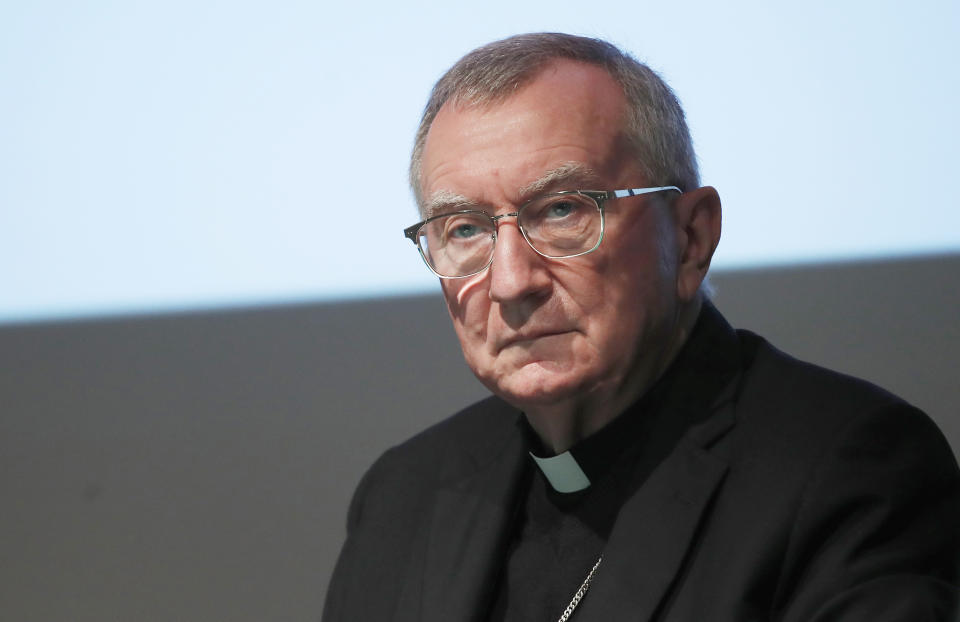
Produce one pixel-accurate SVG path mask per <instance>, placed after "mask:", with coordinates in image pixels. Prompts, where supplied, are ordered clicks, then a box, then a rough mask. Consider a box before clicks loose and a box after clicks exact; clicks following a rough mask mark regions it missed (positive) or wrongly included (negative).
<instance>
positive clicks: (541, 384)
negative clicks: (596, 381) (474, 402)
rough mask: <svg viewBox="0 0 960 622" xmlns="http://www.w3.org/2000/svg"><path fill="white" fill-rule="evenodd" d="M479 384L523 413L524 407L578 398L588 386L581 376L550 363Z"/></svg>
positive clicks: (530, 365) (525, 366)
mask: <svg viewBox="0 0 960 622" xmlns="http://www.w3.org/2000/svg"><path fill="white" fill-rule="evenodd" d="M483 384H484V385H486V387H487V388H488V389H489V390H490V391H491V392H492V393H494V394H495V395H497V396H498V397H500V398H501V399H503V400H504V401H506V402H507V403H509V404H511V405H513V406H515V407H517V408H519V409H521V410H523V409H524V407H525V406H534V405H536V406H548V405H550V404H554V403H558V402H562V401H564V400H568V399H570V398H572V397H575V396H577V395H582V394H583V389H584V386H585V385H587V384H589V383H588V382H587V379H586V378H585V377H584V374H583V373H578V372H576V371H575V370H570V369H564V368H563V367H562V366H559V365H557V363H555V362H552V361H537V362H535V363H528V364H526V365H524V366H523V367H521V368H520V369H517V370H513V371H511V372H509V373H507V374H504V375H501V376H499V377H498V378H496V379H494V380H491V381H489V382H487V381H485V382H484V383H483Z"/></svg>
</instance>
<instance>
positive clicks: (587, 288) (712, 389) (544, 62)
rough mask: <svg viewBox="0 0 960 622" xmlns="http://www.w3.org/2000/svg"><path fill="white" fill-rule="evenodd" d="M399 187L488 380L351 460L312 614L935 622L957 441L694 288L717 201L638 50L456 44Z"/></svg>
mask: <svg viewBox="0 0 960 622" xmlns="http://www.w3.org/2000/svg"><path fill="white" fill-rule="evenodd" d="M411 183H412V185H413V189H414V192H415V194H416V196H417V199H418V201H419V204H420V207H421V215H422V218H423V220H422V221H421V222H419V223H417V224H416V225H413V226H412V227H410V228H408V229H407V230H406V234H407V236H408V237H409V238H411V239H412V240H413V241H414V242H415V243H416V244H417V245H418V247H419V250H420V253H421V254H422V256H423V258H424V260H425V262H426V264H427V266H428V267H429V268H430V269H431V270H432V271H433V272H434V273H435V274H437V276H439V277H440V283H441V286H442V288H443V294H444V297H445V298H446V302H447V306H448V308H449V311H450V317H451V319H452V321H453V325H454V328H455V330H456V333H457V336H458V337H459V340H460V343H461V346H462V348H463V353H464V356H465V358H466V361H467V364H468V365H469V366H470V368H471V369H472V370H473V372H474V373H475V374H476V376H477V377H478V378H479V379H480V381H481V382H483V384H484V385H485V386H486V387H487V388H489V390H490V391H491V392H492V393H493V395H494V397H491V398H489V399H487V400H484V401H482V402H480V403H478V404H474V405H473V406H470V407H469V408H466V409H465V410H463V411H462V412H460V413H458V414H456V415H454V416H453V417H451V418H449V419H447V420H445V421H444V422H442V423H440V424H439V425H437V426H435V427H433V428H431V429H429V430H427V431H426V432H424V433H422V434H420V435H418V436H417V437H415V438H413V439H412V440H410V441H408V442H406V443H404V444H402V445H400V446H398V447H395V448H393V449H391V450H390V451H388V452H387V453H386V454H385V455H384V456H383V457H382V458H381V459H380V460H378V461H377V463H376V464H375V465H374V466H373V467H372V468H371V469H370V471H369V472H368V473H367V474H366V476H365V477H364V478H363V480H362V482H361V483H360V486H359V487H358V489H357V492H356V494H355V497H354V500H353V502H352V504H351V507H350V511H349V516H348V537H347V541H346V544H345V545H344V548H343V551H342V553H341V556H340V560H339V562H338V564H337V568H336V571H335V573H334V578H333V580H332V581H331V584H330V588H329V593H328V599H327V604H326V609H325V613H324V619H325V620H328V621H334V620H337V621H339V620H350V621H356V620H370V621H373V620H377V621H381V620H411V621H412V620H428V621H437V622H439V621H441V620H442V621H445V622H449V621H462V620H478V621H479V620H497V621H499V620H517V621H520V620H523V621H530V620H556V619H560V620H566V619H568V618H572V619H574V620H583V621H586V620H597V621H599V620H603V621H609V620H644V621H646V620H677V621H680V620H690V621H705V620H709V621H712V622H717V621H731V622H733V621H737V622H742V621H750V620H778V621H779V620H782V621H784V622H787V621H796V622H800V621H804V622H806V621H812V620H820V621H826V620H845V621H846V620H870V621H876V620H903V621H907V620H910V621H915V620H943V621H947V620H952V619H953V616H954V615H955V607H956V595H957V580H958V565H960V538H958V534H960V528H958V525H960V474H958V470H957V465H956V462H955V460H954V458H953V455H952V453H951V451H950V449H949V447H948V446H947V444H946V442H945V440H944V439H943V437H942V435H941V434H940V433H939V431H938V430H937V429H936V428H935V426H934V425H933V424H932V423H931V422H930V420H929V419H928V418H927V417H926V416H925V415H924V414H923V413H921V412H919V411H917V410H916V409H914V408H912V407H910V406H909V405H907V404H905V403H904V402H903V401H901V400H899V399H898V398H896V397H894V396H892V395H890V394H888V393H886V392H884V391H882V390H880V389H878V388H876V387H873V386H871V385H869V384H867V383H865V382H862V381H859V380H855V379H852V378H848V377H844V376H841V375H839V374H836V373H833V372H829V371H826V370H823V369H820V368H817V367H814V366H812V365H808V364H805V363H801V362H798V361H796V360H793V359H791V358H789V357H788V356H786V355H784V354H782V353H780V352H778V351H777V350H775V349H774V348H773V347H771V346H770V345H769V344H768V343H767V342H765V341H764V340H763V339H761V338H760V337H757V336H756V335H753V334H751V333H748V332H744V331H734V330H733V329H731V328H730V327H729V325H728V324H727V323H726V322H725V321H724V319H723V317H722V316H721V315H720V314H719V312H718V311H717V310H716V309H715V308H714V307H713V306H712V305H711V304H710V302H709V301H708V299H707V297H706V295H705V293H704V292H705V290H706V288H705V286H704V279H705V277H706V274H707V270H708V268H709V266H710V260H711V257H712V255H713V252H714V250H715V249H716V247H717V244H718V242H719V239H720V199H719V197H718V195H717V192H716V191H715V190H714V189H713V188H710V187H700V184H699V179H698V173H697V166H696V161H695V156H694V153H693V149H692V147H691V141H690V136H689V132H688V130H687V127H686V123H685V121H684V115H683V112H682V110H681V109H680V106H679V104H678V102H677V100H676V98H675V97H674V95H673V93H672V92H671V91H670V89H669V88H668V87H667V86H666V85H665V84H664V83H663V82H662V81H661V80H660V79H659V77H658V76H656V75H655V74H654V73H653V72H652V71H651V70H650V69H649V68H647V67H645V66H644V65H642V64H640V63H638V62H637V61H635V60H634V59H632V58H631V57H629V56H627V55H625V54H624V53H622V52H621V51H619V50H618V49H616V48H615V47H613V46H612V45H610V44H608V43H605V42H603V41H598V40H594V39H585V38H580V37H573V36H568V35H560V34H536V35H523V36H518V37H513V38H510V39H507V40H504V41H499V42H496V43H493V44H490V45H487V46H485V47H483V48H480V49H478V50H475V51H474V52H472V53H470V54H468V55H467V56H466V57H464V58H463V59H461V60H460V61H459V62H458V63H457V64H456V65H455V66H454V67H453V68H452V69H450V71H448V72H447V74H446V75H444V76H443V78H441V79H440V81H439V82H438V83H437V85H436V86H435V88H434V90H433V94H432V96H431V99H430V101H429V103H428V104H427V108H426V110H425V113H424V116H423V121H422V123H421V126H420V130H419V132H418V134H417V140H416V145H415V148H414V153H413V158H412V164H411ZM425 387H426V385H425ZM426 388H427V390H428V387H426Z"/></svg>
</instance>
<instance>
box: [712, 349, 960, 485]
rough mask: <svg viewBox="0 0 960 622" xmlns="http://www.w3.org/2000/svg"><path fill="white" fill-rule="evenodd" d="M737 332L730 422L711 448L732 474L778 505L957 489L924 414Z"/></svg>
mask: <svg viewBox="0 0 960 622" xmlns="http://www.w3.org/2000/svg"><path fill="white" fill-rule="evenodd" d="M738 334H739V337H740V339H741V343H742V345H743V348H742V351H743V352H744V355H745V356H744V359H745V360H744V364H743V375H742V378H741V381H740V387H739V391H738V394H737V396H736V398H735V400H734V405H733V409H734V418H735V422H736V423H735V425H734V427H733V429H732V431H731V433H730V434H729V435H727V437H726V438H724V439H723V440H722V441H721V442H720V443H719V444H718V446H717V447H716V448H715V449H716V450H717V451H718V453H719V454H720V455H722V456H724V457H725V458H726V459H727V460H728V462H729V463H730V465H731V467H732V468H733V474H734V478H735V479H737V480H738V481H739V480H740V479H741V478H742V479H744V480H748V481H751V482H754V483H758V482H762V485H764V486H767V487H768V488H769V489H776V490H778V491H779V493H778V495H779V498H780V499H781V500H782V501H783V502H784V503H788V504H796V503H799V501H800V498H801V496H804V495H810V494H811V493H815V494H823V493H824V491H841V490H847V491H851V490H863V489H864V488H865V487H870V486H876V487H878V489H879V490H882V491H884V494H888V493H892V494H899V493H900V492H904V491H908V490H910V489H911V488H912V487H913V484H911V481H912V482H913V483H914V484H916V483H920V482H922V483H923V485H926V486H930V487H932V488H934V489H939V490H949V489H951V488H953V489H955V488H956V487H957V485H958V482H960V480H958V477H960V473H958V470H957V465H956V459H955V458H954V455H953V451H952V449H951V448H950V446H949V444H948V443H947V440H946V438H945V437H944V435H943V433H942V432H941V431H940V429H939V428H938V427H937V426H936V424H935V423H934V422H933V421H932V420H931V419H930V418H929V417H928V416H927V415H926V414H925V413H924V412H922V411H921V410H919V409H917V408H915V407H914V406H912V405H910V404H909V403H907V402H906V401H904V400H902V399H901V398H899V397H897V396H895V395H893V394H892V393H890V392H888V391H886V390H884V389H882V388H880V387H877V386H876V385H873V384H871V383H869V382H867V381H864V380H861V379H858V378H854V377H852V376H848V375H845V374H841V373H838V372H835V371H831V370H828V369H825V368H823V367H819V366H817V365H812V364H810V363H806V362H803V361H799V360H797V359H795V358H793V357H790V356H789V355H787V354H784V353H783V352H781V351H779V350H777V349H776V348H774V347H773V346H771V345H770V344H769V343H768V342H766V341H765V340H763V339H762V338H760V337H757V336H756V335H754V334H752V333H749V332H746V331H738ZM788 491H792V492H788ZM951 494H954V495H955V494H956V493H955V492H954V493H951Z"/></svg>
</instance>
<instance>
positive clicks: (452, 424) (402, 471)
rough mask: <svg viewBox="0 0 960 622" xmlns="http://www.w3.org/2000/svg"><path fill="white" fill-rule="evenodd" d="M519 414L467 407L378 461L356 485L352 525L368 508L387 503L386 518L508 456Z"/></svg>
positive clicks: (495, 406)
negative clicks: (440, 488) (503, 456)
mask: <svg viewBox="0 0 960 622" xmlns="http://www.w3.org/2000/svg"><path fill="white" fill-rule="evenodd" d="M520 416H521V415H520V413H519V411H517V410H516V409H515V408H513V407H512V406H510V405H509V404H507V403H506V402H504V401H503V400H501V399H499V398H497V397H493V396H491V397H488V398H486V399H484V400H481V401H479V402H476V403H475V404H472V405H470V406H467V407H466V408H464V409H463V410H461V411H459V412H457V413H455V414H454V415H452V416H450V417H447V418H446V419H444V420H443V421H440V422H439V423H436V424H434V425H432V426H430V427H429V428H427V429H425V430H423V431H422V432H420V433H419V434H417V435H415V436H413V437H412V438H410V439H408V440H406V441H404V442H403V443H400V444H399V445H396V446H394V447H392V448H390V449H388V450H387V451H386V452H384V454H383V455H381V456H380V457H379V458H378V459H377V460H376V461H375V462H374V463H373V465H372V466H371V467H370V468H369V469H368V470H367V472H366V474H365V475H364V476H363V478H362V479H361V481H360V484H359V486H358V487H357V490H356V492H355V493H354V499H353V502H352V503H351V506H350V512H349V516H348V524H355V523H356V522H357V521H358V520H359V519H360V514H361V512H362V510H363V508H364V507H365V506H366V508H367V510H368V512H365V513H369V510H372V509H375V508H373V507H372V505H376V504H377V503H381V502H383V503H387V504H389V505H390V506H391V507H389V508H383V509H384V511H385V513H386V515H394V516H395V515H397V514H398V512H399V511H402V510H403V508H404V507H407V506H409V509H411V510H412V508H413V507H415V506H417V505H419V504H420V502H421V501H422V499H421V497H424V496H426V495H430V494H432V493H433V491H435V490H436V489H437V488H438V487H442V486H444V485H445V484H447V483H449V482H452V481H456V480H458V479H461V478H463V477H465V476H468V475H469V474H471V473H473V472H475V471H476V470H477V469H480V468H483V467H484V466H485V465H486V464H488V463H489V462H491V461H493V460H497V459H499V457H500V456H501V455H502V453H503V452H504V451H508V450H512V449H513V447H514V445H516V444H517V439H519V438H520V431H519V429H518V428H517V425H518V423H519V418H520Z"/></svg>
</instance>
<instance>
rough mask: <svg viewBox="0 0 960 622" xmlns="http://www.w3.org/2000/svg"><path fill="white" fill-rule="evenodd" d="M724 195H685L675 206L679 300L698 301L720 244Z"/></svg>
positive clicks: (702, 191) (701, 191)
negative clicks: (721, 207)
mask: <svg viewBox="0 0 960 622" xmlns="http://www.w3.org/2000/svg"><path fill="white" fill-rule="evenodd" d="M720 212H721V210H720V195H719V194H717V191H716V189H714V188H713V187H711V186H704V187H702V188H697V189H695V190H690V191H688V192H684V193H683V194H681V195H680V196H679V197H678V198H677V199H676V201H675V203H674V210H673V213H674V219H675V220H674V222H675V224H676V228H677V296H678V297H679V298H680V300H682V301H684V302H690V301H692V300H693V299H694V297H696V295H697V290H698V289H699V288H700V283H702V282H703V279H704V277H706V276H707V270H708V269H709V268H710V260H711V259H712V258H713V252H714V251H715V250H717V245H718V244H719V243H720V221H721V213H720Z"/></svg>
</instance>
